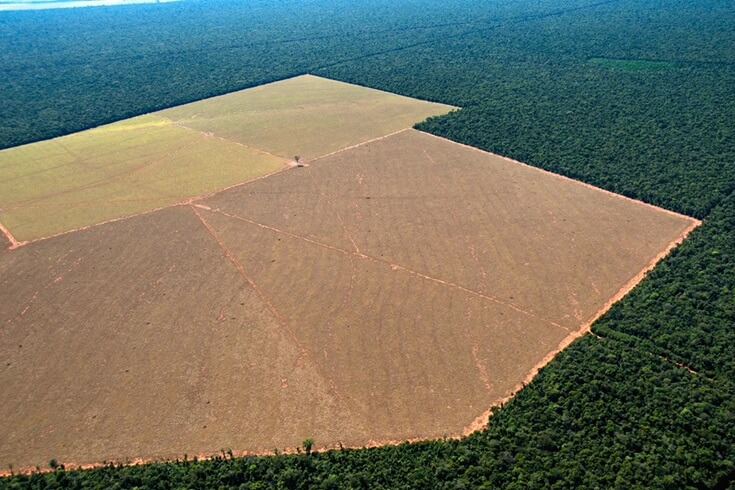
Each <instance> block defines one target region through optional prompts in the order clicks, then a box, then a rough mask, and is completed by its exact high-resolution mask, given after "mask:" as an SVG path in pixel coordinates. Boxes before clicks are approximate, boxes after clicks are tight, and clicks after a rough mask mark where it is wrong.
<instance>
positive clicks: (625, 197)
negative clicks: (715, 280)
mask: <svg viewBox="0 0 735 490" xmlns="http://www.w3.org/2000/svg"><path fill="white" fill-rule="evenodd" d="M409 129H412V130H413V131H416V132H417V133H421V134H425V135H427V136H431V137H432V138H437V139H440V140H443V141H448V142H449V143H452V144H455V145H459V146H462V147H464V148H468V149H470V150H474V151H476V152H479V153H483V154H485V155H491V156H494V157H497V158H500V159H503V160H505V161H507V162H511V163H515V164H518V165H522V166H524V167H526V168H530V169H533V170H536V171H538V172H542V173H544V174H547V175H551V176H552V177H556V178H557V179H562V180H565V181H568V182H573V183H575V184H580V185H583V186H585V187H587V188H589V189H593V190H595V191H597V192H601V193H603V194H607V195H608V196H611V197H616V198H618V199H623V200H625V201H629V202H633V203H636V204H642V205H644V206H646V207H649V208H652V209H654V210H656V211H659V212H663V213H666V214H669V215H672V216H676V217H678V218H684V219H686V220H689V221H695V222H697V223H698V224H701V223H702V221H701V220H699V219H697V218H694V217H692V216H687V215H686V214H682V213H677V212H676V211H672V210H670V209H666V208H662V207H660V206H656V205H655V204H650V203H647V202H645V201H641V200H640V199H633V198H632V197H628V196H624V195H622V194H617V193H615V192H613V191H609V190H607V189H603V188H602V187H596V186H594V185H592V184H588V183H587V182H584V181H582V180H577V179H573V178H571V177H567V176H566V175H562V174H557V173H555V172H552V171H551V170H546V169H543V168H540V167H535V166H533V165H531V164H529V163H525V162H521V161H520V160H514V159H513V158H510V157H506V156H503V155H498V154H497V153H493V152H491V151H487V150H483V149H481V148H477V147H476V146H470V145H467V144H464V143H459V142H457V141H454V140H450V139H449V138H445V137H443V136H438V135H436V134H432V133H427V132H426V131H421V130H419V129H413V128H409Z"/></svg>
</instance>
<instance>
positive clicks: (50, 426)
mask: <svg viewBox="0 0 735 490" xmlns="http://www.w3.org/2000/svg"><path fill="white" fill-rule="evenodd" d="M306 82H308V83H311V80H306ZM256 99H257V98H256ZM320 100H321V99H320ZM256 106H257V104H256V105H255V106H253V107H256ZM222 110H223V109H222V108H221V107H219V106H216V111H214V112H212V113H211V114H210V116H211V118H210V119H209V120H210V121H215V120H218V119H217V118H218V117H219V116H216V115H213V114H215V112H216V113H217V114H219V112H217V111H220V112H221V111H222ZM172 117H173V115H172ZM182 117H183V116H182ZM187 117H188V116H187ZM184 119H185V118H184ZM196 119H198V118H194V117H193V115H191V116H190V117H189V122H190V121H191V120H196ZM147 121H148V123H151V124H153V127H155V128H159V127H162V128H166V130H169V129H170V130H173V131H175V132H178V131H191V130H190V129H184V128H181V127H180V126H177V125H175V124H173V123H166V124H162V125H160V126H159V125H158V121H159V120H158V119H148V120H147ZM197 124H198V122H197ZM206 124H209V123H206ZM217 124H219V123H217ZM327 127H328V125H324V126H322V128H327ZM200 129H202V130H204V129H206V128H204V127H202V128H200ZM197 134H198V133H197ZM295 134H300V133H298V130H296V133H295ZM353 136H354V135H353ZM353 136H350V138H352V137H353ZM370 136H372V135H370ZM201 137H202V138H205V139H206V138H208V136H201ZM228 137H232V138H235V137H237V138H239V137H240V136H237V135H234V133H233V135H228ZM299 137H301V136H299ZM355 137H356V136H355ZM284 141H285V139H284ZM304 141H308V138H307V137H306V136H304ZM347 143H348V142H344V141H343V142H342V143H340V144H343V145H344V144H347ZM330 144H331V143H330ZM235 147H237V148H241V147H240V146H238V145H235ZM304 147H306V146H304ZM243 148H244V147H243ZM315 148H316V147H315ZM327 150H329V148H326V147H322V148H318V151H319V152H322V151H327ZM237 151H240V150H239V149H238V150H237ZM268 151H270V150H268ZM315 151H316V150H315ZM330 153H331V152H330ZM305 154H306V155H308V153H305ZM279 165H280V163H279ZM98 170H100V172H102V171H103V169H98ZM68 178H69V182H74V179H73V178H72V175H71V174H70V175H69V176H68ZM154 180H155V179H154ZM63 182H65V181H63V179H61V180H60V184H59V186H61V185H62V184H63ZM79 182H82V181H81V180H80V181H79ZM84 182H88V183H92V182H94V179H92V180H90V181H84ZM166 185H168V184H164V183H162V184H161V187H158V189H159V190H160V189H164V188H167V187H166ZM176 187H177V188H178V184H177V185H176ZM19 192H20V191H19ZM23 192H25V191H23ZM171 193H172V194H174V193H175V192H174V190H173V189H171ZM19 195H20V194H19ZM175 197H176V198H177V199H179V198H180V197H181V195H176V196H175ZM33 198H34V196H33V195H31V194H28V195H25V196H24V197H23V199H33ZM64 199H66V197H64ZM97 216H98V215H97ZM59 219H61V218H59ZM697 224H698V222H697V221H696V220H693V219H690V218H687V217H684V216H681V215H677V214H674V213H671V212H668V211H664V210H661V209H658V208H654V207H652V206H648V205H645V204H642V203H639V202H635V201H632V200H629V199H626V198H622V197H620V196H616V195H613V194H610V193H607V192H604V191H600V190H598V189H594V188H592V187H590V186H587V185H584V184H580V183H578V182H574V181H571V180H569V179H565V178H561V177H558V176H555V175H553V174H550V173H548V172H543V171H540V170H538V169H535V168H531V167H528V166H525V165H523V164H520V163H518V162H512V161H509V160H507V159H504V158H502V157H498V156H496V155H491V154H488V153H485V152H481V151H479V150H475V149H472V148H468V147H464V146H462V145H458V144H455V143H452V142H449V141H447V140H443V139H440V138H436V137H434V136H430V135H427V134H424V133H420V132H417V131H414V130H410V129H409V130H403V131H399V132H396V133H393V134H390V135H387V134H383V135H382V136H381V137H378V138H377V139H376V138H371V139H370V141H367V140H363V144H360V145H358V146H355V147H352V148H346V149H343V151H339V152H337V153H334V154H327V155H325V156H323V157H320V158H314V159H311V161H310V162H309V165H308V166H305V167H295V168H291V169H287V170H284V171H281V172H277V173H274V174H273V175H270V176H268V177H267V178H261V179H256V180H253V181H251V182H248V183H245V184H243V185H238V186H235V187H232V188H229V189H227V190H223V191H221V192H218V193H215V194H213V195H210V196H208V197H200V198H195V199H190V200H187V201H184V202H181V201H178V205H175V206H172V207H168V208H165V209H159V210H157V211H153V212H150V213H147V214H142V215H137V216H133V217H129V218H125V219H120V220H117V221H114V222H110V223H106V224H101V225H99V226H95V227H90V228H86V229H81V230H78V231H76V232H74V233H67V234H63V235H59V236H55V237H52V238H49V239H46V240H40V241H36V242H33V243H29V244H26V245H23V246H19V247H16V248H14V249H12V250H5V251H3V252H2V253H0V305H2V309H1V310H0V325H2V330H0V360H1V364H0V441H2V443H1V444H0V467H3V468H7V467H8V465H10V464H12V465H14V467H15V468H22V467H28V466H33V465H37V464H38V465H42V466H43V465H45V464H46V463H47V462H48V461H49V460H50V459H52V458H55V459H57V460H59V461H60V462H64V463H68V462H73V463H94V462H100V461H104V460H108V461H109V460H115V461H125V460H127V459H134V458H143V459H151V458H159V457H163V458H172V457H177V456H178V457H181V456H183V455H184V454H188V455H190V456H191V455H195V454H212V453H216V452H218V451H219V450H220V449H233V450H235V451H236V452H241V451H271V450H272V449H273V448H276V447H278V448H284V447H286V448H293V447H296V446H298V445H299V444H300V442H301V441H302V440H304V439H306V438H314V439H315V440H316V441H317V446H318V447H323V446H327V445H336V444H338V443H340V442H341V443H343V444H346V445H355V446H357V445H363V444H368V443H380V442H386V441H396V440H404V439H407V438H427V437H442V436H454V435H458V434H461V433H463V432H465V431H466V430H467V429H468V428H472V427H476V422H477V420H480V421H484V420H485V419H483V418H482V417H483V414H484V413H486V411H487V410H488V408H489V407H490V406H492V405H493V404H494V403H497V402H498V401H499V400H502V399H505V398H507V397H508V396H510V395H512V394H513V392H514V391H515V390H517V389H518V387H519V386H520V385H521V384H522V383H523V382H524V381H525V380H527V379H528V378H529V376H531V375H533V373H534V372H535V370H536V369H537V368H538V367H539V366H540V365H543V363H544V362H546V361H548V360H549V359H550V358H551V356H553V354H554V353H555V352H556V351H558V350H559V349H560V348H562V347H563V346H565V345H566V344H567V343H568V342H569V341H570V340H571V339H573V338H575V337H576V336H578V335H580V334H581V333H583V332H585V331H586V329H587V328H588V327H589V324H590V322H591V321H592V320H593V319H594V318H596V317H597V315H599V313H600V312H601V311H603V310H604V309H605V308H607V307H608V306H609V304H610V303H611V302H612V301H613V300H614V299H615V298H617V297H619V296H620V295H621V294H623V293H624V292H625V291H627V290H628V289H629V288H630V287H631V286H632V285H633V284H635V283H636V281H638V280H639V279H640V278H641V277H642V272H643V271H645V270H646V269H647V268H649V267H651V266H652V264H654V263H655V262H656V260H658V259H659V258H660V257H661V256H662V255H663V254H664V253H666V252H667V251H668V250H669V249H670V247H671V246H673V245H674V244H675V243H677V242H678V241H680V240H681V239H683V237H685V236H686V234H687V233H688V232H689V231H690V230H691V229H692V228H693V227H695V226H696V225H697Z"/></svg>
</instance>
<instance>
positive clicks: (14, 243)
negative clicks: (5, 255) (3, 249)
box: [0, 222, 28, 250]
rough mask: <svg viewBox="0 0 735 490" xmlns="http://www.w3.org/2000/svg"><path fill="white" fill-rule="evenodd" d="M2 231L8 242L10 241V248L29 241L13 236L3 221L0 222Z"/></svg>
mask: <svg viewBox="0 0 735 490" xmlns="http://www.w3.org/2000/svg"><path fill="white" fill-rule="evenodd" d="M0 231H1V232H2V233H3V235H5V238H7V239H8V242H10V247H8V250H13V249H15V248H18V247H20V246H23V245H25V244H26V243H28V242H19V241H18V240H16V238H15V237H14V236H13V234H12V233H11V232H10V230H8V229H7V227H6V226H5V225H4V224H3V223H2V222H0Z"/></svg>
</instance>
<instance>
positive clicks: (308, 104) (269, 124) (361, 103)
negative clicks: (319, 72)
mask: <svg viewBox="0 0 735 490" xmlns="http://www.w3.org/2000/svg"><path fill="white" fill-rule="evenodd" d="M452 109H454V107H452V106H448V105H445V104H436V103H432V102H425V101H421V100H416V99H411V98H409V97H402V96H400V95H396V94H391V93H387V92H381V91H380V90H373V89H369V88H365V87H359V86H357V85H352V84H349V83H343V82H338V81H335V80H328V79H326V78H321V77H315V76H311V75H303V76H300V77H296V78H290V79H288V80H282V81H279V82H275V83H270V84H268V85H262V86H260V87H255V88H252V89H247V90H242V91H240V92H234V93H231V94H227V95H223V96H221V97H213V98H211V99H207V100H202V101H199V102H194V103H191V104H186V105H182V106H179V107H174V108H172V109H167V110H164V111H161V112H159V113H158V114H159V115H161V116H164V117H168V118H171V119H172V120H174V121H176V123H177V124H180V125H183V126H186V127H190V128H193V129H196V130H199V131H204V132H212V133H214V134H216V135H219V136H222V137H225V138H227V139H231V140H233V141H238V142H240V143H243V144H246V145H249V146H253V147H256V148H261V149H264V150H267V151H269V152H271V153H274V154H276V155H280V156H282V157H284V158H293V157H294V156H295V155H298V156H300V157H301V158H302V159H305V160H311V159H313V158H316V157H320V156H323V155H325V154H327V153H331V152H333V151H338V150H341V149H343V148H346V147H349V146H352V145H356V144H358V143H363V142H365V141H368V140H370V139H373V138H378V137H381V136H385V135H387V134H389V133H392V132H395V131H398V130H401V129H405V128H409V127H411V126H413V125H414V124H416V123H417V122H420V121H423V120H424V119H426V118H427V117H430V116H438V115H441V114H446V113H448V112H450V111H451V110H452Z"/></svg>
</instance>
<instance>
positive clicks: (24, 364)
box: [0, 207, 365, 468]
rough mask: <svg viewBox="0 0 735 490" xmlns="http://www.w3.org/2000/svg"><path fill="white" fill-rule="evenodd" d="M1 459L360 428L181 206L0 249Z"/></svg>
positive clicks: (127, 454) (108, 456)
mask: <svg viewBox="0 0 735 490" xmlns="http://www.w3.org/2000/svg"><path fill="white" fill-rule="evenodd" d="M0 304H2V305H3V308H2V313H1V314H0V316H1V318H0V324H1V325H2V327H3V328H2V342H0V360H2V364H0V420H2V422H0V440H2V441H3V442H2V444H0V467H2V468H7V467H8V465H10V464H12V465H14V467H15V468H21V467H25V466H33V465H37V464H38V465H41V466H44V465H46V464H47V462H48V461H49V460H50V459H51V458H57V459H58V460H59V461H62V462H70V461H71V462H77V463H85V462H96V461H102V460H119V461H124V460H126V459H128V458H136V457H139V456H144V457H148V458H156V457H165V458H172V457H177V456H182V455H183V454H185V453H188V454H190V455H193V454H198V453H208V454H211V453H214V452H217V451H219V450H220V449H222V448H234V449H238V448H249V449H263V450H271V449H272V448H274V447H283V446H296V445H298V444H300V442H301V441H302V440H303V439H304V438H306V437H310V436H312V435H314V434H319V435H320V437H323V438H324V439H329V440H339V439H340V438H342V437H345V436H349V437H353V438H360V437H364V434H365V433H364V431H363V428H362V427H360V425H359V422H358V421H356V420H355V418H354V417H353V416H352V415H351V412H350V410H349V409H348V408H347V407H346V405H345V404H343V403H341V401H339V400H337V399H336V397H335V395H334V394H333V393H332V391H331V389H330V387H329V385H328V384H327V383H326V382H325V380H323V379H322V378H321V377H320V376H319V374H318V373H317V372H316V371H315V369H314V367H313V366H312V365H310V364H308V363H299V362H298V360H299V358H300V356H301V353H300V351H299V349H298V348H297V346H296V345H295V344H294V343H293V341H292V339H291V338H289V337H288V335H286V334H285V333H284V331H283V330H282V329H281V327H280V325H278V323H277V322H276V321H275V320H274V318H273V317H272V315H271V312H270V311H269V310H268V308H266V307H265V306H264V304H263V303H262V301H261V300H260V298H259V297H258V295H257V294H256V293H255V292H254V291H253V290H252V288H251V287H250V286H249V285H248V284H247V282H246V281H245V280H244V278H243V277H242V276H241V275H240V274H239V273H238V271H237V270H236V269H235V268H234V267H233V266H232V263H231V262H230V261H229V259H227V257H226V256H225V255H224V253H223V251H222V249H221V248H220V247H219V245H218V244H217V243H216V242H215V241H214V240H213V239H212V236H211V235H210V234H209V233H208V231H207V230H206V228H204V227H203V226H201V224H200V222H199V220H198V218H197V217H196V215H195V214H194V213H193V212H192V210H191V208H189V207H177V208H171V209H167V210H164V211H160V212H157V213H152V214H149V215H145V216H140V217H137V218H131V219H129V220H125V221H120V222H117V223H112V224H109V225H103V226H99V227H96V228H93V229H89V230H86V231H82V232H79V233H74V234H69V235H64V236H61V237H57V238H54V239H51V240H47V241H43V242H38V243H34V244H30V245H27V246H24V247H21V248H19V249H16V250H12V251H7V252H4V253H2V254H0Z"/></svg>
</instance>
